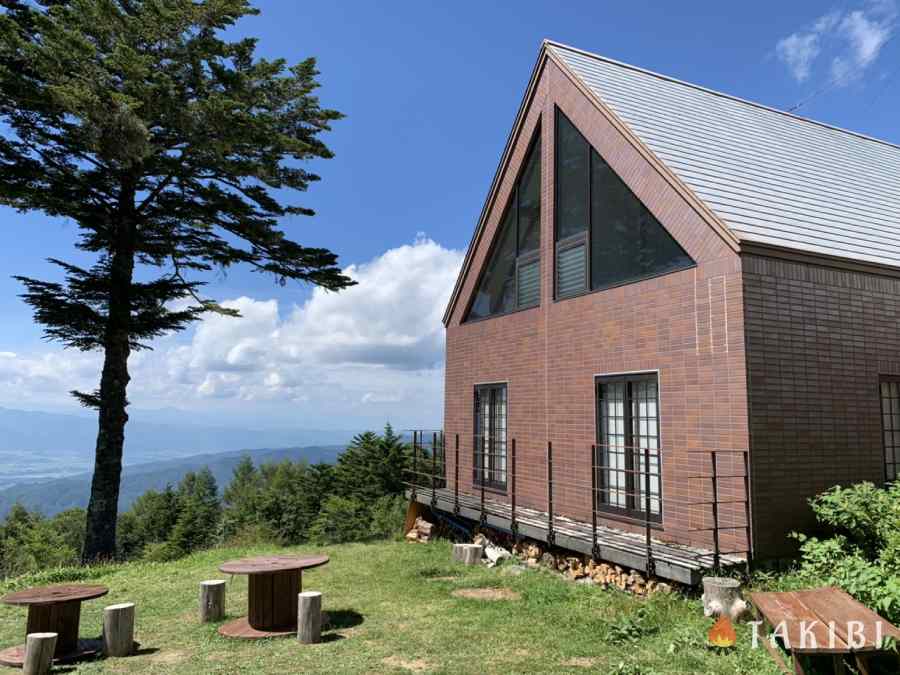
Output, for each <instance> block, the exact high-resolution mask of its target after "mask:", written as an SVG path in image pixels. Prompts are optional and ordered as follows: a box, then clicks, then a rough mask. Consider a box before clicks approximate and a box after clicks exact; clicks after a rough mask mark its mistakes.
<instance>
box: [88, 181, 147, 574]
mask: <svg viewBox="0 0 900 675" xmlns="http://www.w3.org/2000/svg"><path fill="white" fill-rule="evenodd" d="M119 211H120V221H119V223H118V225H117V226H116V231H115V239H114V241H113V243H112V252H111V253H112V255H111V262H110V277H109V280H110V287H109V306H108V308H107V313H108V317H107V323H106V337H105V344H104V360H103V374H102V375H101V377H100V412H99V416H98V417H99V429H98V432H97V447H96V451H95V455H94V477H93V479H92V481H91V499H90V502H88V510H87V529H86V532H85V538H84V549H83V550H82V553H81V561H82V562H83V563H85V564H87V563H93V562H98V561H102V560H111V559H112V558H114V557H115V554H116V517H117V516H118V507H119V480H120V478H121V475H122V449H123V447H124V445H125V423H126V422H127V421H128V413H127V412H125V407H126V406H127V405H128V401H127V398H126V395H127V389H128V381H129V380H130V379H131V378H130V376H129V375H128V357H129V356H130V354H131V342H130V328H131V284H132V279H133V276H134V188H133V187H130V188H129V187H127V186H126V187H123V189H122V195H121V197H120V202H119Z"/></svg>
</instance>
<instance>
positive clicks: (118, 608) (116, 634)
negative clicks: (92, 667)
mask: <svg viewBox="0 0 900 675" xmlns="http://www.w3.org/2000/svg"><path fill="white" fill-rule="evenodd" d="M133 652H134V603H133V602H123V603H122V604H120V605H110V606H109V607H105V608H104V609H103V653H104V654H105V655H106V656H131V654H132V653H133Z"/></svg>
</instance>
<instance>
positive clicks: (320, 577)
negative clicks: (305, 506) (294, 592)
mask: <svg viewBox="0 0 900 675" xmlns="http://www.w3.org/2000/svg"><path fill="white" fill-rule="evenodd" d="M273 550H274V549H272V548H268V549H263V548H257V549H216V550H213V551H207V552H204V553H200V554H196V555H193V556H190V557H188V558H186V559H183V560H179V561H176V562H172V563H152V564H151V563H136V564H128V565H121V566H110V567H106V568H93V569H90V570H87V571H85V570H68V571H67V570H63V571H60V572H56V573H49V574H42V575H37V576H32V577H25V578H20V579H16V580H13V581H12V582H9V583H7V584H5V585H4V586H3V588H2V591H3V592H6V591H7V590H11V589H13V588H21V587H23V586H25V585H31V584H34V583H41V584H43V583H54V582H61V581H69V580H73V581H75V580H77V581H88V580H90V581H94V582H96V583H102V584H105V585H106V586H108V587H109V589H110V593H109V596H107V597H105V598H101V599H99V600H95V601H91V602H87V603H85V604H84V605H83V609H82V621H81V633H82V636H84V637H91V636H96V635H98V634H99V632H100V616H101V611H102V608H103V607H104V606H105V605H107V604H112V603H115V602H125V601H133V602H135V603H136V604H137V628H136V639H137V640H138V641H139V642H140V643H141V652H140V653H139V654H138V655H135V656H131V657H128V658H123V659H105V660H97V661H94V662H91V663H85V664H82V665H80V666H79V667H78V668H77V672H79V673H96V672H110V673H113V672H115V673H128V672H141V673H154V672H155V673H242V672H247V673H292V672H322V673H326V672H327V673H384V672H388V673H391V672H393V673H404V672H405V673H409V672H434V673H477V672H484V673H526V672H529V673H534V672H538V673H585V672H600V673H634V674H637V673H641V674H642V675H649V674H650V673H692V674H693V673H748V674H749V673H753V674H754V675H766V674H769V673H771V674H773V675H774V674H775V673H777V672H778V671H777V670H776V669H775V667H774V665H773V663H772V662H771V661H770V659H769V657H768V655H767V654H766V652H765V650H763V649H758V650H753V649H751V648H750V633H749V628H748V627H747V626H740V627H738V636H739V639H738V646H737V647H736V648H733V649H730V650H716V649H712V648H709V647H707V646H706V632H707V630H708V629H709V627H710V626H711V624H712V622H711V620H709V619H705V618H704V617H703V612H702V609H701V606H700V602H699V600H697V599H689V598H685V597H683V596H681V595H678V594H672V595H663V594H660V595H657V596H655V597H654V598H653V599H650V600H641V599H637V598H634V597H632V596H630V595H627V594H625V593H621V592H618V591H614V590H602V589H600V588H597V587H594V586H587V585H580V584H574V583H570V582H567V581H564V580H562V579H560V578H559V577H557V576H555V575H553V574H551V573H549V572H546V571H543V570H527V571H525V572H524V573H521V574H518V575H512V574H510V573H509V572H508V571H506V570H504V568H502V567H500V568H496V569H487V568H484V567H477V568H470V567H464V566H462V565H458V564H454V563H451V562H450V547H449V544H447V543H445V542H436V543H432V544H427V545H423V544H418V545H412V544H405V543H399V542H385V543H373V544H349V545H341V546H332V547H326V548H325V549H322V550H323V552H325V553H328V554H329V555H330V556H331V562H330V564H328V565H327V566H325V567H323V568H320V569H316V570H312V571H309V572H307V573H305V574H304V588H305V589H306V590H320V591H322V592H323V594H324V605H325V609H326V611H328V612H330V613H331V614H332V615H333V616H334V617H336V618H337V619H338V620H339V621H340V623H341V625H340V626H338V627H337V628H335V629H332V630H329V631H327V632H326V633H325V637H326V641H325V642H323V643H322V644H319V645H314V646H304V645H300V644H299V643H297V642H296V641H295V640H293V639H291V638H281V639H272V640H264V641H242V640H240V641H239V640H228V639H225V638H221V637H219V636H218V634H217V633H216V626H215V625H201V624H200V623H199V622H198V620H197V597H198V583H199V582H200V581H202V580H204V579H214V578H220V577H222V575H221V574H220V573H219V572H217V567H218V565H219V564H220V563H222V562H223V561H225V560H229V559H232V558H237V557H243V556H246V555H258V554H263V553H271V552H273ZM314 550H315V549H313V548H310V547H301V548H294V549H278V552H279V553H286V552H296V553H310V552H313V551H314ZM446 577H454V578H452V579H447V578H446ZM482 587H496V588H508V589H510V590H512V591H514V592H516V593H518V594H519V599H516V600H504V601H495V602H485V601H481V600H470V599H462V598H457V597H454V596H452V595H451V592H452V591H453V590H455V589H460V588H482ZM246 593H247V580H246V577H234V578H232V579H230V580H229V581H228V590H227V612H228V616H229V618H232V617H237V616H240V615H242V614H243V613H245V610H246V602H247V595H246ZM24 631H25V611H24V610H23V609H21V608H15V607H7V606H2V608H0V644H2V645H3V646H8V645H13V644H17V643H20V642H23V641H24V640H23V637H24ZM10 672H12V671H10Z"/></svg>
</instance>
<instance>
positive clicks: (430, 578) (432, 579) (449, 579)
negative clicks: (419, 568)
mask: <svg viewBox="0 0 900 675" xmlns="http://www.w3.org/2000/svg"><path fill="white" fill-rule="evenodd" d="M457 579H459V577H428V581H456V580H457Z"/></svg>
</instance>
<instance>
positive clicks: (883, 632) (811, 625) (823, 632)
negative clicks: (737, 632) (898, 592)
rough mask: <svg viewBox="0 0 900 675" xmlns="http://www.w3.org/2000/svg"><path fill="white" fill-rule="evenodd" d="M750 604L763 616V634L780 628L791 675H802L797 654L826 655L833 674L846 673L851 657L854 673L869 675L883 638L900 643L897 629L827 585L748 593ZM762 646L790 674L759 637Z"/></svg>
mask: <svg viewBox="0 0 900 675" xmlns="http://www.w3.org/2000/svg"><path fill="white" fill-rule="evenodd" d="M750 602H752V603H753V605H754V606H755V607H756V609H757V610H758V612H759V614H761V615H762V616H761V618H762V620H763V622H764V623H763V625H764V626H765V627H766V628H767V629H768V630H772V629H774V628H776V627H778V626H779V625H783V626H784V628H782V629H781V630H780V631H779V635H780V636H782V637H783V638H784V642H785V648H786V649H787V650H788V651H790V652H791V653H792V654H793V656H794V659H793V660H794V673H799V674H802V673H803V666H802V665H801V663H800V661H801V659H800V658H799V657H800V656H802V655H815V654H826V655H827V654H831V655H833V656H832V658H833V662H834V672H835V673H839V674H843V673H844V672H845V668H844V656H845V655H852V657H853V659H854V660H855V662H856V666H857V668H858V669H859V671H860V672H861V673H863V675H868V673H869V657H870V656H871V655H872V654H874V653H876V652H879V651H881V649H882V644H881V640H883V639H884V638H887V637H893V638H894V639H895V640H900V629H898V628H897V627H896V626H894V625H892V624H891V623H889V622H888V621H887V620H886V619H883V618H882V617H881V616H879V615H878V614H876V613H875V612H873V611H872V610H871V609H869V608H868V607H866V606H865V605H863V604H862V603H861V602H858V601H857V600H855V599H853V598H852V597H851V596H849V595H848V594H847V593H845V592H844V591H842V590H841V589H839V588H835V587H832V586H829V587H826V588H813V589H808V590H802V591H789V592H784V593H751V594H750ZM851 622H858V623H857V624H851ZM879 623H880V629H879ZM831 626H833V629H832V628H831ZM804 627H805V628H806V631H805V634H804V633H803V629H804ZM763 644H764V645H765V647H766V649H768V650H769V653H770V654H771V655H772V657H773V658H774V659H775V661H776V662H777V663H778V665H779V666H780V667H781V669H782V670H783V671H784V672H786V673H789V672H790V670H789V669H788V667H787V666H786V665H785V663H784V661H783V660H782V658H781V655H780V654H779V653H778V651H777V650H776V649H775V647H773V646H772V645H771V644H770V642H769V640H768V639H767V638H765V639H763Z"/></svg>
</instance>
